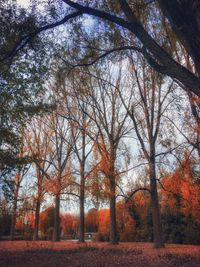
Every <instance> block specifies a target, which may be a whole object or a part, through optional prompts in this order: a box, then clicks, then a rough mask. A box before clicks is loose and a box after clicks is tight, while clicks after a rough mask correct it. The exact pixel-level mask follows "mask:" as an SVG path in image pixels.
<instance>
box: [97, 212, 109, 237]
mask: <svg viewBox="0 0 200 267" xmlns="http://www.w3.org/2000/svg"><path fill="white" fill-rule="evenodd" d="M97 220H98V232H99V233H101V234H102V235H105V236H109V233H110V210H109V209H101V210H99V211H98V215H97Z"/></svg>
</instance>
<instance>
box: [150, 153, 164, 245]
mask: <svg viewBox="0 0 200 267" xmlns="http://www.w3.org/2000/svg"><path fill="white" fill-rule="evenodd" d="M149 167H150V189H151V208H152V218H153V242H154V246H155V247H156V248H160V247H164V243H163V234H162V224H161V218H160V206H159V201H158V191H157V181H156V169H155V157H154V156H153V157H151V162H150V166H149Z"/></svg>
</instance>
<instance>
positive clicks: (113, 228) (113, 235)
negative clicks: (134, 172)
mask: <svg viewBox="0 0 200 267" xmlns="http://www.w3.org/2000/svg"><path fill="white" fill-rule="evenodd" d="M110 243H111V244H118V235H117V222H116V196H115V177H113V176H112V177H110Z"/></svg>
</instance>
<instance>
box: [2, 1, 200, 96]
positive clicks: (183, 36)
mask: <svg viewBox="0 0 200 267" xmlns="http://www.w3.org/2000/svg"><path fill="white" fill-rule="evenodd" d="M62 2H63V3H66V4H67V5H68V6H70V7H71V8H73V9H74V10H75V11H74V12H72V11H71V9H68V10H67V11H68V12H67V15H65V16H64V18H62V19H60V20H57V21H56V22H54V23H49V24H47V25H45V26H39V27H37V28H32V32H31V33H29V34H25V35H23V36H22V37H21V38H20V37H19V40H18V42H17V45H15V46H14V47H13V46H12V48H11V49H10V51H9V53H8V54H7V57H6V58H8V57H11V56H13V55H15V54H16V52H18V50H19V47H20V45H21V47H20V48H24V46H25V45H26V44H27V43H29V42H30V40H32V39H33V38H34V37H35V36H37V35H38V34H40V33H41V32H44V31H45V30H48V29H52V28H55V27H58V26H60V25H64V24H65V23H66V22H68V21H70V20H71V19H72V18H75V17H79V16H82V15H83V14H88V15H90V16H93V17H96V18H97V19H101V20H103V21H104V22H105V23H106V25H110V24H111V25H112V27H114V28H115V29H117V27H121V28H122V29H124V30H125V31H127V32H129V33H131V35H133V36H135V37H136V39H135V40H134V43H130V44H129V43H128V44H127V43H126V41H125V38H123V37H122V38H123V39H124V43H125V45H124V46H123V48H122V47H114V48H113V49H111V51H110V52H113V50H114V51H119V50H123V49H132V50H135V51H138V52H140V53H142V54H143V56H144V57H145V58H146V60H147V61H148V63H149V64H150V66H151V67H152V68H154V70H156V71H158V72H159V73H162V74H164V75H168V76H170V77H171V78H172V79H174V80H176V81H178V82H179V83H180V84H182V85H184V87H185V88H187V90H189V91H191V92H193V93H195V94H196V95H198V96H200V89H199V88H200V81H199V77H198V74H196V73H199V69H200V68H199V65H200V63H199V58H200V56H199V50H198V47H199V42H200V28H199V11H198V10H199V9H198V7H199V2H198V0H193V1H178V0H176V1H174V2H173V5H171V4H168V3H167V2H166V1H164V0H158V1H150V2H146V1H141V2H139V4H137V3H136V2H133V1H126V0H118V1H116V2H115V4H113V2H112V1H103V2H102V1H101V2H94V3H93V4H92V5H89V4H88V1H85V5H82V4H80V3H79V2H77V1H76V2H73V1H71V0H62ZM104 6H105V7H104ZM70 11H71V12H70ZM142 14H149V15H148V16H146V18H147V20H145V19H144V17H143V16H142ZM155 16H156V19H155ZM163 16H164V17H167V19H168V21H169V24H170V26H171V28H172V29H173V32H174V33H175V36H176V38H177V39H178V40H179V42H180V43H181V44H182V45H183V46H184V48H185V50H186V51H187V52H188V54H189V55H190V57H191V58H192V59H193V62H194V65H195V71H196V73H195V72H191V71H190V70H188V69H187V67H186V66H185V65H184V63H183V64H180V63H178V62H176V61H175V60H174V58H173V55H172V54H170V53H169V51H168V50H167V45H166V38H165V36H163V40H164V42H160V41H159V40H157V38H156V36H157V32H159V31H160V32H161V31H162V29H163V25H162V18H163ZM153 20H154V22H155V23H156V26H157V27H155V29H154V34H153V35H152V34H151V29H150V25H152V23H151V22H152V21H153ZM188 22H189V23H188ZM135 44H136V45H135ZM108 53H109V52H108V51H107V52H106V55H107V54H108ZM101 57H102V56H101ZM3 59H4V58H3ZM3 59H2V60H3Z"/></svg>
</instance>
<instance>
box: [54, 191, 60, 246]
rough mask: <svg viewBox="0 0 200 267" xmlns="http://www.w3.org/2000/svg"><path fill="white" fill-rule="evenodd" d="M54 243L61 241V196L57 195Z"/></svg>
mask: <svg viewBox="0 0 200 267" xmlns="http://www.w3.org/2000/svg"><path fill="white" fill-rule="evenodd" d="M53 241H54V242H56V241H60V194H56V199H55V213H54V227H53Z"/></svg>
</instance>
